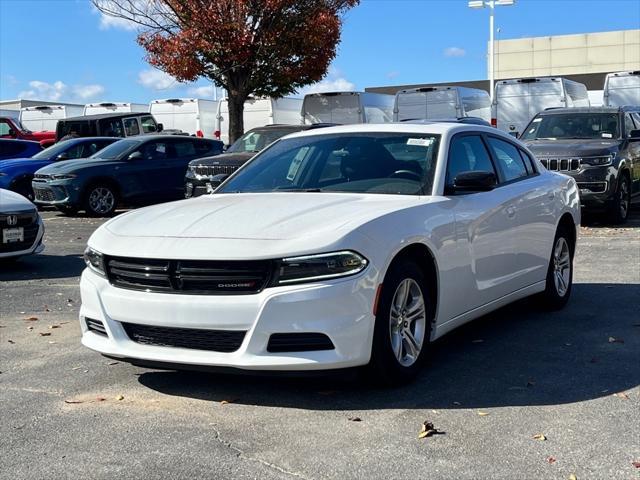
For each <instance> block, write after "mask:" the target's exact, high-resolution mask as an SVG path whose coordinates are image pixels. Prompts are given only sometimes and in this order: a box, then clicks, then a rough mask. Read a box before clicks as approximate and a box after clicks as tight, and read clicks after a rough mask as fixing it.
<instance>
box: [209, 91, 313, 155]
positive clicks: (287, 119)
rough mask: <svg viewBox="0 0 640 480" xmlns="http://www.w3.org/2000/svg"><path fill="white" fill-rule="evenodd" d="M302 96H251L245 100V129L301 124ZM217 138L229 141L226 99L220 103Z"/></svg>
mask: <svg viewBox="0 0 640 480" xmlns="http://www.w3.org/2000/svg"><path fill="white" fill-rule="evenodd" d="M301 108H302V99H301V98H291V97H284V98H277V99H276V98H270V97H258V98H250V99H248V100H247V101H245V102H244V116H243V118H244V131H245V132H248V131H249V130H251V129H252V128H256V127H263V126H265V125H274V124H276V123H278V124H285V125H299V124H300V109H301ZM215 136H216V138H218V139H220V140H222V142H223V143H224V144H225V145H227V144H228V143H229V104H228V103H227V100H226V99H223V100H220V103H219V104H218V115H217V128H216V134H215Z"/></svg>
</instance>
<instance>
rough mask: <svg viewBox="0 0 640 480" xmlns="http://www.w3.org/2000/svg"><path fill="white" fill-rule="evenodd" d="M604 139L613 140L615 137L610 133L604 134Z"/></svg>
mask: <svg viewBox="0 0 640 480" xmlns="http://www.w3.org/2000/svg"><path fill="white" fill-rule="evenodd" d="M602 138H613V135H612V134H610V133H603V134H602Z"/></svg>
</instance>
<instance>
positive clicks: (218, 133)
mask: <svg viewBox="0 0 640 480" xmlns="http://www.w3.org/2000/svg"><path fill="white" fill-rule="evenodd" d="M213 136H214V137H216V138H217V139H220V130H216V131H215V132H213Z"/></svg>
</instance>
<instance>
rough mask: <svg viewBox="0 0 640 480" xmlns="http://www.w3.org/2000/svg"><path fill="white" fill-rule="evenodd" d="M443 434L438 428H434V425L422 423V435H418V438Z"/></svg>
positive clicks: (426, 422)
mask: <svg viewBox="0 0 640 480" xmlns="http://www.w3.org/2000/svg"><path fill="white" fill-rule="evenodd" d="M441 433H444V432H441V431H440V430H438V429H437V428H436V427H434V426H433V423H431V422H428V421H426V420H425V421H424V422H422V427H421V428H420V433H419V434H418V438H427V437H430V436H432V435H436V434H441Z"/></svg>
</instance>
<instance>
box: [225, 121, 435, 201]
mask: <svg viewBox="0 0 640 480" xmlns="http://www.w3.org/2000/svg"><path fill="white" fill-rule="evenodd" d="M439 143H440V136H439V135H433V134H417V133H416V134H409V133H348V134H326V135H314V136H309V137H298V138H289V139H283V140H280V141H278V142H277V143H275V144H274V145H272V146H271V147H269V148H268V149H266V150H265V151H264V152H262V153H261V154H259V155H257V156H256V157H254V158H253V160H251V161H250V162H249V163H248V164H247V165H246V166H245V167H244V168H242V169H241V170H239V171H238V173H237V174H235V175H234V176H233V177H231V178H230V179H229V181H228V182H226V183H225V184H224V185H223V186H222V188H221V189H219V190H218V191H217V192H216V193H240V192H242V193H245V192H247V193H248V192H282V191H288V192H292V191H293V192H299V191H302V192H305V191H311V192H325V191H326V192H350V193H378V194H385V193H386V194H401V195H420V194H423V195H424V194H427V195H428V194H430V192H431V186H432V182H433V174H434V171H435V165H436V159H437V156H438V146H439Z"/></svg>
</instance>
